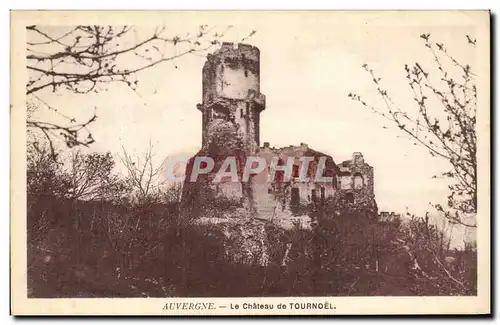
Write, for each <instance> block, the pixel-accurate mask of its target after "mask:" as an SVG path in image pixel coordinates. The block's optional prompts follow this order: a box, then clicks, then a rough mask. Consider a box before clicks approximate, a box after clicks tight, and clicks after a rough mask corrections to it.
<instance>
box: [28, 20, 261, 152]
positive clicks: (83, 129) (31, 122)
mask: <svg viewBox="0 0 500 325" xmlns="http://www.w3.org/2000/svg"><path fill="white" fill-rule="evenodd" d="M231 28H232V26H227V27H224V28H218V27H216V26H208V25H201V26H199V27H198V28H197V29H196V30H194V31H193V32H190V33H187V34H185V35H176V34H175V33H172V32H171V31H170V29H168V28H167V27H166V26H161V27H157V28H155V29H154V30H153V31H151V32H150V33H149V34H148V35H143V36H141V35H139V33H138V30H137V28H135V27H134V26H82V25H79V26H74V27H67V28H54V27H50V26H45V27H44V26H36V25H33V26H28V27H26V29H27V33H28V37H27V38H28V43H27V56H26V60H27V65H26V68H27V69H28V71H29V77H28V83H27V85H26V94H27V96H28V98H27V99H28V103H30V102H31V103H35V106H42V107H43V108H44V109H48V110H50V111H52V112H54V113H56V114H57V115H59V116H60V117H62V118H63V120H64V121H65V123H59V122H57V123H55V122H50V121H47V120H37V119H34V118H31V117H28V120H27V127H28V128H33V129H37V130H39V131H41V132H42V134H43V135H44V136H45V137H46V138H47V140H48V141H49V142H52V140H53V139H54V138H56V137H58V138H62V139H63V140H64V142H65V143H66V145H67V146H68V147H70V148H71V147H75V146H80V145H83V146H88V145H90V144H91V143H93V142H94V138H93V137H92V133H91V132H90V131H89V129H88V126H89V125H90V124H91V123H93V122H95V121H96V119H97V115H96V112H94V114H93V115H92V116H90V117H89V118H88V119H86V120H84V121H77V120H76V119H75V118H74V117H72V116H67V115H65V114H63V113H62V112H61V110H60V109H58V108H56V107H54V106H53V105H51V104H50V103H48V102H47V101H45V100H44V99H43V98H42V96H40V94H41V93H42V92H43V91H51V92H53V93H58V92H60V91H62V90H66V91H69V92H71V93H76V94H88V93H91V92H96V93H97V92H100V91H106V90H107V88H108V85H110V84H111V83H123V84H125V85H126V86H128V87H130V88H131V89H133V90H135V89H136V87H137V84H138V78H137V73H138V72H140V71H143V70H146V69H149V68H152V67H155V66H157V65H158V64H161V63H163V62H166V61H175V60H177V59H179V58H182V57H184V56H187V55H196V54H197V55H203V54H204V53H206V52H207V51H208V50H210V49H211V48H213V47H216V46H218V45H219V43H220V42H221V40H222V39H223V37H224V36H225V34H226V32H227V31H228V30H229V29H231ZM254 33H255V31H252V32H251V33H250V34H249V35H248V36H251V35H253V34H254ZM248 36H246V37H245V38H247V37H248ZM131 62H134V63H131ZM175 67H176V68H177V65H175ZM53 153H54V151H53Z"/></svg>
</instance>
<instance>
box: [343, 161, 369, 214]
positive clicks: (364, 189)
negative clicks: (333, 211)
mask: <svg viewBox="0 0 500 325" xmlns="http://www.w3.org/2000/svg"><path fill="white" fill-rule="evenodd" d="M338 167H339V175H338V177H337V181H338V188H339V193H338V196H339V197H340V199H341V200H343V201H344V202H345V203H346V204H352V205H354V206H359V207H364V208H370V209H373V212H374V213H377V207H376V203H375V194H374V188H375V184H374V175H373V167H372V166H370V165H369V164H367V163H366V162H365V159H364V157H363V154H362V153H361V152H354V153H353V155H352V159H351V160H346V161H343V162H342V163H340V164H339V165H338Z"/></svg>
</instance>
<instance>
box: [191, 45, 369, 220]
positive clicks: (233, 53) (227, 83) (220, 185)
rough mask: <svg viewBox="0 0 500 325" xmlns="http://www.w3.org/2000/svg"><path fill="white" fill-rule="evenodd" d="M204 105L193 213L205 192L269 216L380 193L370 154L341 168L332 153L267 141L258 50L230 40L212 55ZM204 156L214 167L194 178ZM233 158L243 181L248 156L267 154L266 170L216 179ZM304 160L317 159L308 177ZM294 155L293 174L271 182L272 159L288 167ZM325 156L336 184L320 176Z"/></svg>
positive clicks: (205, 76) (326, 172)
mask: <svg viewBox="0 0 500 325" xmlns="http://www.w3.org/2000/svg"><path fill="white" fill-rule="evenodd" d="M197 108H198V110H200V112H201V114H202V139H201V142H202V147H201V149H200V151H199V152H198V153H197V154H196V155H195V156H194V157H193V158H191V159H190V160H189V162H188V164H187V168H186V175H188V177H187V178H186V180H185V183H184V188H183V195H182V197H183V199H182V201H183V206H184V207H186V208H189V209H191V213H195V214H196V213H197V212H199V211H198V210H197V208H196V207H197V206H200V205H203V204H204V203H203V202H202V201H203V200H204V196H206V194H207V193H209V192H213V193H219V194H218V195H222V196H223V197H225V198H230V199H232V200H240V202H241V204H242V205H243V207H244V208H245V209H246V211H248V213H249V214H251V215H255V216H259V217H262V218H274V217H275V216H276V214H280V213H281V214H283V213H291V212H294V211H295V212H296V211H298V210H300V207H304V206H307V205H309V204H311V203H317V202H320V203H324V202H327V201H328V200H333V199H334V198H335V196H336V195H338V194H339V193H345V196H346V197H347V198H348V199H350V198H351V194H352V197H353V200H352V202H362V200H363V199H364V198H365V197H371V198H373V168H372V167H370V166H368V165H367V164H366V163H364V161H363V157H362V155H357V154H355V156H354V157H353V161H349V162H344V163H342V164H340V165H337V164H335V162H334V160H333V158H332V157H331V156H329V155H326V154H324V153H321V152H318V151H315V150H314V149H312V148H310V147H309V146H308V145H307V144H304V143H301V144H300V145H297V146H288V147H282V148H275V147H271V146H270V144H269V143H267V142H264V143H263V145H261V141H260V119H261V113H262V112H263V111H264V109H265V108H266V101H265V96H264V95H263V94H262V93H261V92H260V52H259V49H258V48H256V47H253V46H250V45H245V44H238V45H237V46H235V45H233V44H232V43H224V44H222V46H221V48H220V49H219V50H218V51H216V52H215V53H214V54H212V55H208V57H207V61H206V62H205V65H204V67H203V100H202V102H201V103H200V104H198V105H197ZM203 156H208V157H211V158H213V160H214V161H215V166H214V172H213V173H210V174H204V175H200V177H199V178H198V179H197V181H196V182H191V181H190V179H189V175H191V172H192V170H193V162H194V159H195V158H196V157H203ZM228 156H235V157H236V159H237V167H238V174H239V176H240V179H241V174H242V169H243V167H244V165H245V162H246V158H247V157H261V158H264V159H265V161H266V168H265V170H264V171H262V172H261V173H259V174H257V175H254V176H252V177H251V179H250V181H249V182H241V181H237V182H234V181H231V180H227V181H224V180H222V181H221V182H212V181H213V180H214V177H215V173H216V171H218V170H219V169H220V168H221V167H224V166H223V164H224V160H225V158H226V157H228ZM302 157H312V161H311V162H310V163H309V169H308V171H307V176H308V178H309V179H307V180H302V179H299V177H298V176H299V171H300V170H301V168H302V167H301V158H302ZM322 157H323V158H322ZM289 158H291V159H292V160H293V166H292V170H291V175H289V176H290V177H289V178H286V177H284V176H286V175H279V176H278V178H279V179H278V181H275V182H269V181H268V180H269V177H268V176H269V174H270V173H271V170H270V169H269V166H270V165H271V161H272V160H273V159H277V160H278V161H279V165H280V166H281V165H285V164H287V162H288V161H289ZM321 159H326V161H324V166H325V169H324V171H323V176H325V177H331V181H329V182H317V181H315V178H314V176H315V174H316V172H317V167H318V166H319V163H320V160H321ZM280 177H281V178H280ZM359 177H361V179H362V181H360V179H359ZM360 184H362V185H361V186H360ZM207 203H208V201H206V202H205V204H207ZM208 204H210V203H208ZM295 212H294V213H295ZM299 213H300V211H299Z"/></svg>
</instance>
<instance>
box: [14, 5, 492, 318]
mask: <svg viewBox="0 0 500 325" xmlns="http://www.w3.org/2000/svg"><path fill="white" fill-rule="evenodd" d="M11 87H12V97H11V98H12V99H11V107H10V112H11V125H12V127H11V130H12V131H11V139H12V143H11V161H12V164H11V165H12V169H11V216H10V217H11V238H12V240H11V243H12V245H11V257H12V259H11V270H12V278H11V284H12V286H11V287H12V289H11V295H12V306H11V311H12V314H14V315H204V316H210V315H332V316H335V315H358V314H489V313H490V312H491V310H490V300H491V298H490V295H491V289H490V263H491V261H490V249H491V247H490V225H491V223H490V151H489V148H490V13H489V12H488V11H359V12H355V11H352V12H350V11H311V12H307V11H234V12H233V11H221V12H217V11H137V12H134V11H67V12H65V11H13V12H12V13H11Z"/></svg>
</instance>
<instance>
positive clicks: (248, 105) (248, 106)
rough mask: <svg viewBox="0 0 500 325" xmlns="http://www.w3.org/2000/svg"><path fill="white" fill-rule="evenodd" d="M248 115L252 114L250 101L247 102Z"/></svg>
mask: <svg viewBox="0 0 500 325" xmlns="http://www.w3.org/2000/svg"><path fill="white" fill-rule="evenodd" d="M246 113H247V116H249V115H250V103H249V102H247V110H246Z"/></svg>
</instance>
